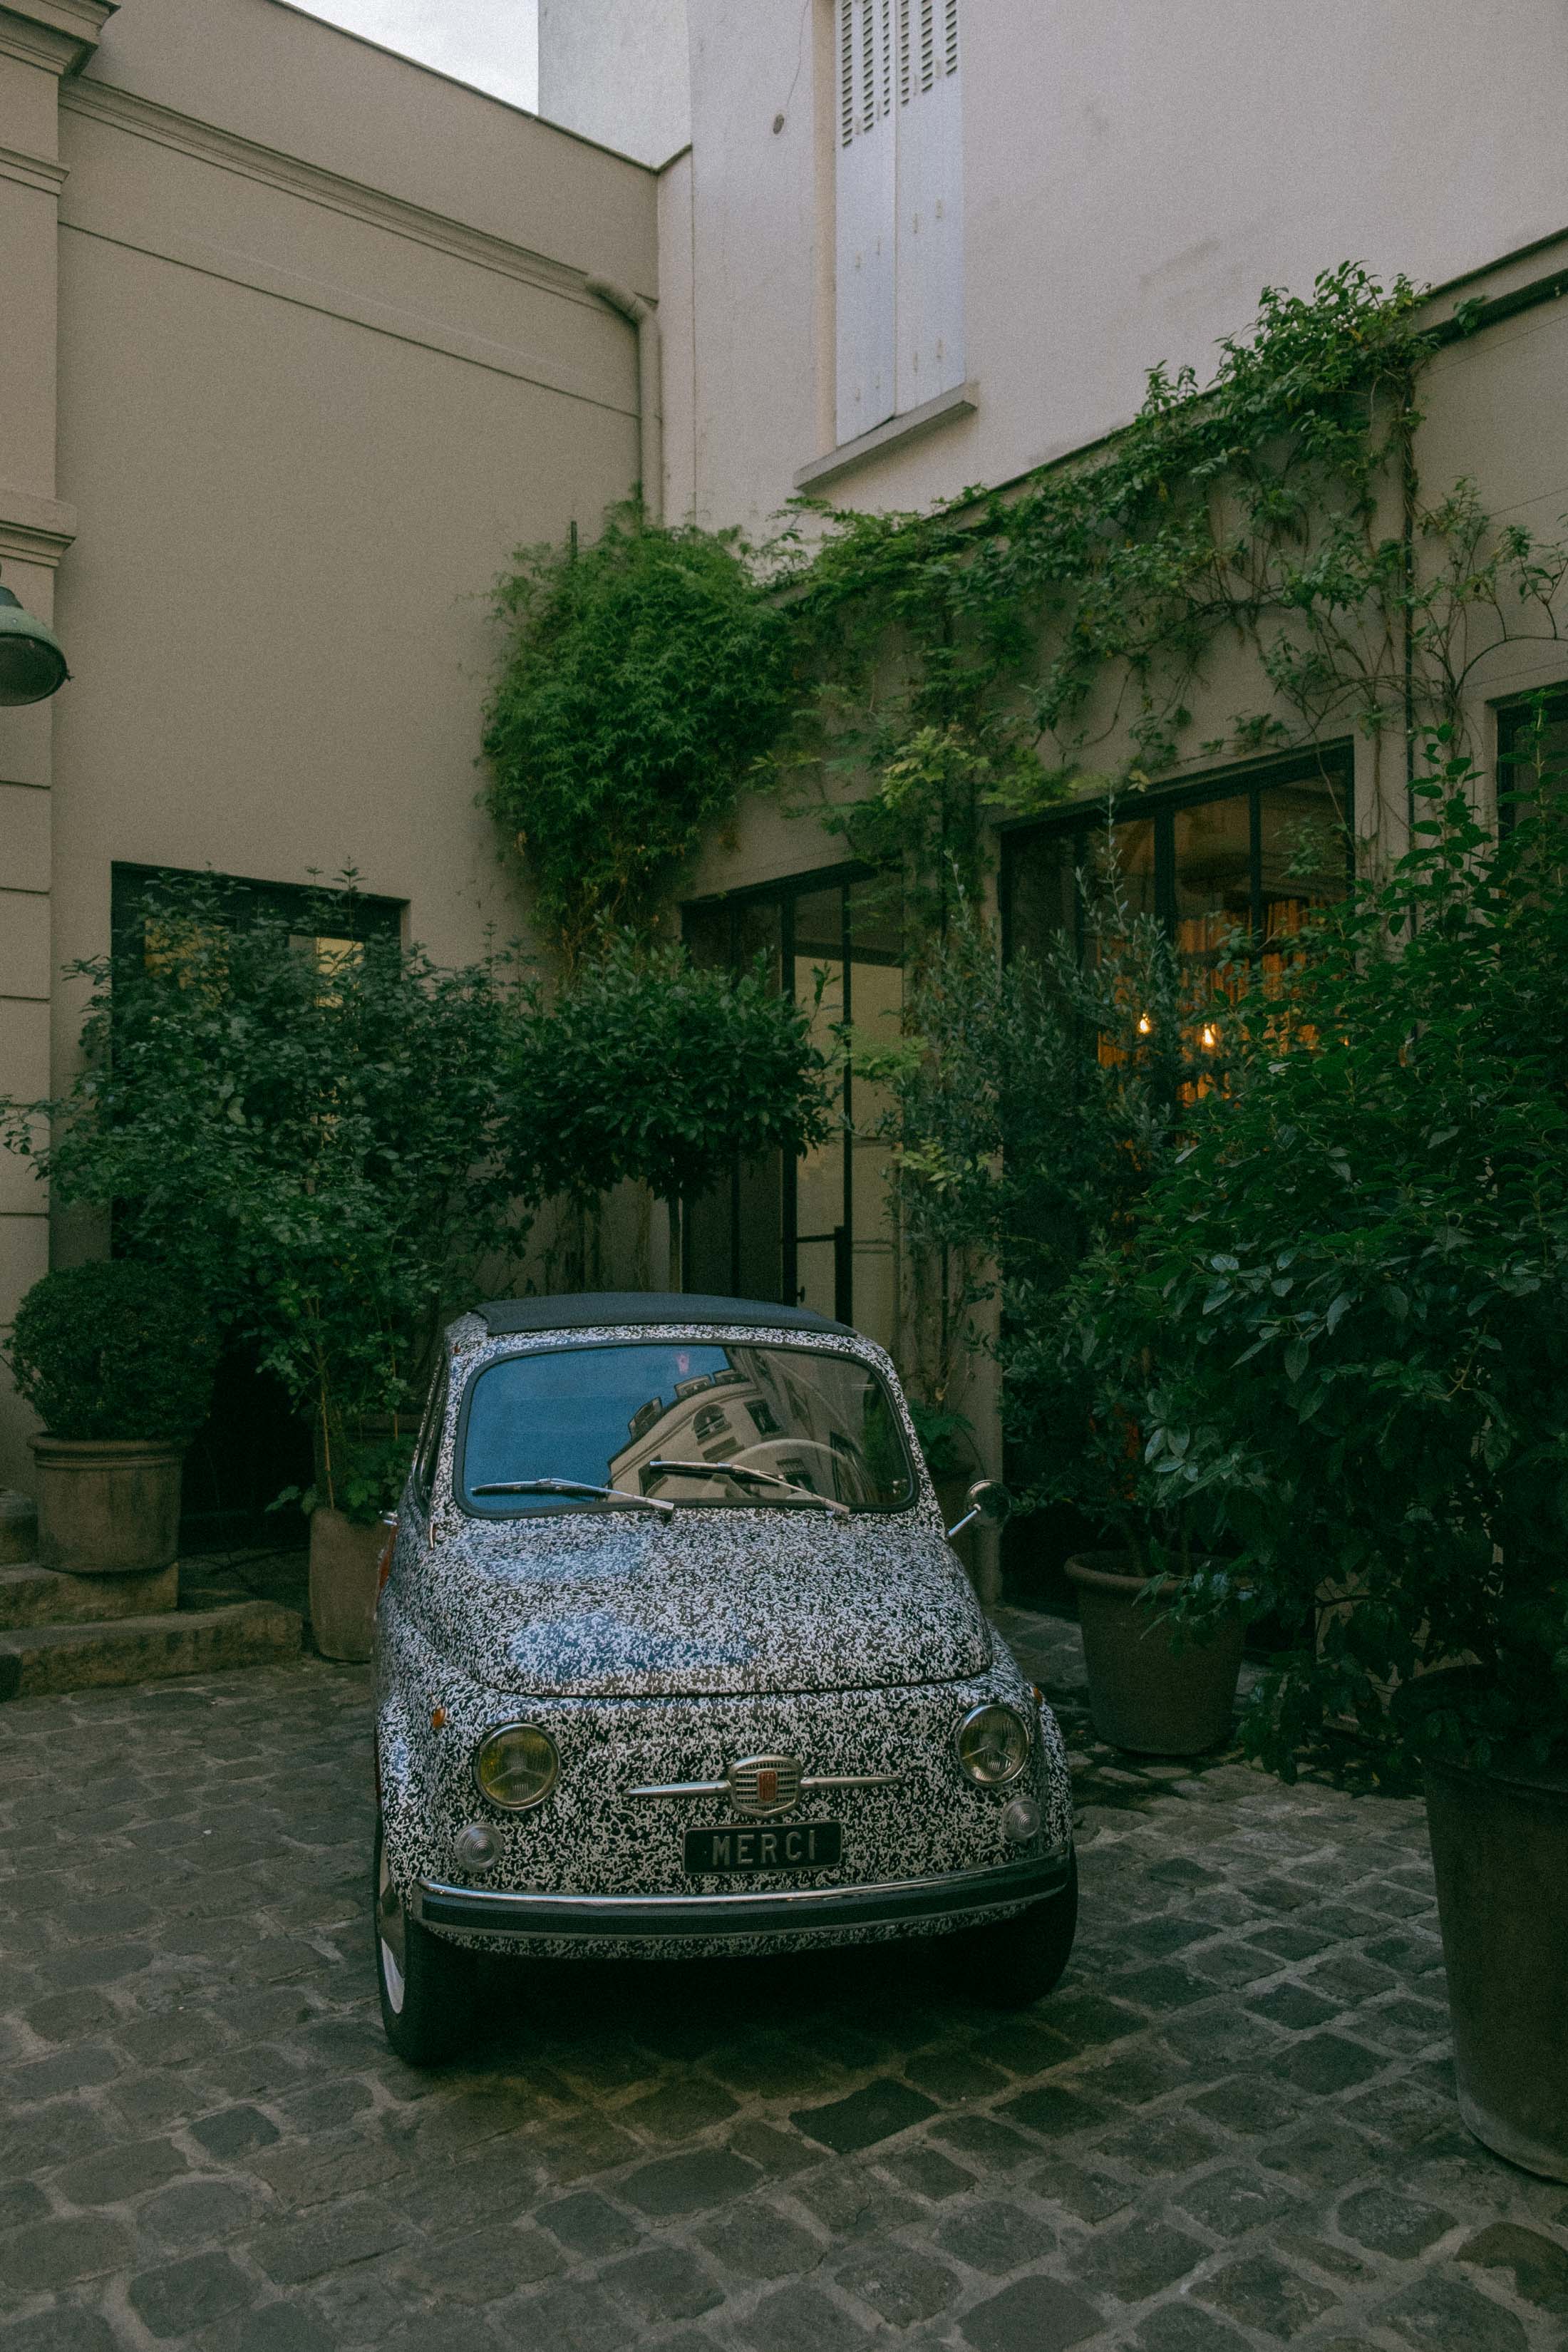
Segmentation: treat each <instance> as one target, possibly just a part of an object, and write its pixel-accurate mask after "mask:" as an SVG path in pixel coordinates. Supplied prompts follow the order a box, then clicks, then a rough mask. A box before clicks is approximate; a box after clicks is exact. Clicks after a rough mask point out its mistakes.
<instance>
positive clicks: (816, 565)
mask: <svg viewBox="0 0 1568 2352" xmlns="http://www.w3.org/2000/svg"><path fill="white" fill-rule="evenodd" d="M1419 299H1420V298H1419V297H1418V295H1417V293H1416V291H1415V289H1414V288H1413V287H1412V286H1411V285H1410V284H1409V283H1408V282H1407V281H1406V280H1405V279H1404V278H1399V279H1398V280H1396V281H1395V283H1394V286H1393V287H1392V288H1391V289H1387V290H1384V289H1383V288H1381V287H1380V286H1379V285H1377V284H1376V282H1375V281H1374V280H1373V278H1371V277H1370V276H1369V275H1368V273H1367V272H1366V271H1365V270H1364V269H1362V268H1357V267H1354V266H1351V265H1346V266H1344V267H1342V268H1338V269H1335V270H1332V271H1330V272H1328V273H1326V274H1325V275H1323V276H1322V277H1321V278H1319V279H1318V280H1317V283H1316V285H1315V287H1314V289H1313V291H1312V293H1311V295H1310V297H1308V298H1305V299H1301V298H1297V297H1295V296H1291V295H1288V294H1284V293H1280V292H1279V291H1277V290H1273V289H1267V290H1266V291H1265V292H1264V294H1263V296H1262V298H1261V301H1260V306H1259V310H1258V317H1257V319H1256V320H1255V321H1254V322H1253V324H1252V326H1251V328H1250V330H1249V331H1247V334H1246V335H1244V336H1239V337H1237V338H1234V339H1231V340H1228V341H1226V342H1224V343H1223V344H1222V345H1221V347H1220V362H1219V365H1218V368H1217V370H1216V371H1215V374H1214V376H1213V378H1212V379H1211V380H1210V381H1209V382H1208V383H1200V382H1199V381H1198V379H1197V377H1196V375H1195V374H1194V372H1193V371H1192V370H1191V369H1184V370H1182V371H1181V372H1180V373H1176V374H1174V375H1173V374H1171V373H1169V372H1167V371H1166V370H1165V369H1164V368H1155V369H1154V370H1153V371H1152V373H1151V374H1150V376H1149V378H1148V382H1147V389H1146V394H1145V397H1144V401H1143V404H1142V408H1141V409H1140V411H1139V413H1138V415H1137V416H1136V417H1135V418H1134V420H1133V421H1132V423H1131V425H1128V426H1127V427H1126V429H1125V430H1124V431H1122V432H1121V433H1119V434H1117V435H1116V436H1114V437H1113V438H1112V439H1111V440H1110V442H1109V443H1108V444H1107V445H1106V446H1104V447H1103V448H1101V449H1100V450H1097V451H1094V452H1091V453H1089V454H1087V455H1085V456H1083V457H1080V458H1079V459H1078V460H1076V461H1074V462H1071V463H1068V464H1066V465H1063V466H1059V467H1053V468H1051V469H1049V470H1047V471H1045V472H1042V473H1040V474H1038V475H1037V476H1035V477H1033V478H1031V479H1030V480H1028V481H1027V482H1026V483H1025V484H1024V485H1022V486H1021V487H1016V488H1009V489H1001V490H995V491H991V492H987V493H973V494H969V495H966V496H964V497H963V498H961V499H956V500H954V501H952V503H950V504H948V505H945V506H942V507H939V508H937V509H934V510H933V511H931V512H930V513H927V514H920V515H825V516H824V517H823V519H822V520H823V526H824V529H825V531H826V536H825V537H824V539H823V541H822V542H821V544H820V545H819V546H817V547H816V549H814V550H813V551H811V552H810V553H809V555H807V554H806V553H805V551H804V550H803V551H802V553H801V555H800V557H799V559H798V563H797V574H796V585H797V590H798V596H797V602H796V605H795V610H794V612H793V614H792V620H793V624H794V629H795V638H796V645H797V652H796V667H797V672H798V673H799V674H800V675H801V676H802V677H803V678H805V680H806V681H807V687H806V692H805V697H804V698H803V702H802V704H801V705H800V706H799V708H798V709H797V715H796V721H795V749H796V751H797V754H805V753H815V756H816V770H815V775H814V783H815V788H816V795H817V798H818V800H819V803H820V805H821V808H822V813H823V818H824V822H826V824H828V826H829V827H830V829H832V830H834V831H837V832H838V833H839V834H841V835H843V837H844V838H845V840H846V841H847V844H848V845H850V847H851V848H852V849H853V850H854V851H855V852H856V854H858V855H860V856H867V857H868V858H869V859H870V860H871V861H872V862H873V863H876V864H879V865H886V864H888V863H889V862H893V861H895V860H896V861H897V862H899V863H900V864H901V866H902V869H903V877H904V881H905V885H906V890H907V893H908V896H907V900H906V903H907V905H908V907H909V909H910V913H911V915H912V916H913V918H914V926H913V928H914V929H915V931H916V934H917V936H918V935H919V934H920V933H921V931H922V929H923V930H929V929H930V926H931V919H932V916H933V914H934V915H936V916H937V917H938V918H939V919H944V917H945V909H946V907H947V904H948V902H949V900H950V898H952V893H953V892H954V890H958V891H961V892H962V891H964V890H967V889H969V888H971V887H973V883H974V881H975V880H976V879H977V878H978V874H979V869H980V867H981V865H982V862H983V855H984V824H985V822H986V820H987V817H988V816H994V814H998V813H1011V814H1026V813H1028V812H1030V811H1032V810H1035V809H1038V808H1040V807H1043V806H1047V805H1049V804H1050V803H1052V802H1053V801H1057V800H1059V799H1061V798H1063V797H1064V796H1065V795H1066V794H1067V793H1069V792H1071V791H1073V790H1075V789H1078V788H1081V787H1082V786H1084V785H1085V784H1087V783H1088V782H1090V781H1092V780H1094V779H1096V778H1097V777H1098V778H1099V779H1100V781H1101V782H1103V783H1104V784H1105V785H1106V787H1107V788H1109V789H1111V790H1117V789H1121V790H1129V789H1131V790H1133V791H1136V790H1138V789H1141V788H1142V787H1143V786H1145V785H1147V784H1148V783H1150V782H1153V781H1154V780H1156V779H1157V778H1158V777H1160V776H1161V775H1162V774H1163V773H1164V772H1168V771H1169V770H1170V769H1171V768H1172V767H1173V765H1174V764H1175V763H1176V762H1177V761H1179V760H1181V759H1184V758H1186V757H1190V756H1191V755H1192V754H1194V752H1206V753H1209V754H1211V755H1215V756H1218V755H1220V754H1222V753H1224V752H1226V751H1233V752H1247V751H1262V750H1268V749H1272V748H1277V747H1279V748H1282V747H1284V746H1285V745H1287V744H1291V745H1300V744H1310V743H1311V742H1314V741H1318V740H1323V739H1324V738H1325V737H1326V736H1328V735H1329V734H1331V733H1342V732H1344V731H1347V730H1350V729H1352V728H1356V729H1359V730H1361V731H1362V732H1363V734H1365V735H1367V736H1368V737H1370V738H1371V739H1372V740H1373V743H1374V745H1376V746H1378V747H1380V749H1381V747H1383V746H1384V744H1385V743H1386V742H1388V741H1389V740H1390V739H1392V740H1393V741H1394V744H1395V745H1396V746H1397V747H1398V756H1399V759H1400V761H1401V770H1400V772H1401V773H1405V772H1407V771H1406V769H1405V764H1404V763H1405V761H1406V759H1407V757H1408V755H1409V751H1410V748H1411V747H1413V746H1414V745H1415V742H1416V741H1417V740H1419V738H1420V737H1421V735H1422V734H1423V733H1424V731H1425V730H1426V729H1427V728H1429V727H1432V726H1439V725H1446V726H1447V727H1448V728H1449V729H1450V730H1451V731H1452V732H1453V733H1454V735H1455V736H1456V737H1458V736H1462V733H1463V722H1464V706H1465V696H1466V689H1467V686H1468V681H1469V679H1470V676H1471V673H1472V672H1473V670H1474V668H1475V666H1476V664H1477V663H1478V662H1479V660H1481V659H1482V658H1483V657H1484V656H1485V655H1486V654H1487V653H1488V652H1489V651H1490V650H1492V649H1493V648H1494V647H1495V646H1497V645H1498V644H1499V643H1500V642H1503V641H1505V640H1508V639H1510V638H1517V637H1519V636H1521V635H1542V636H1555V635H1557V634H1558V632H1557V626H1556V623H1555V620H1554V617H1553V614H1552V596H1553V594H1554V593H1555V591H1556V590H1557V588H1558V587H1559V585H1560V584H1561V583H1562V581H1563V576H1564V572H1568V551H1564V550H1563V548H1562V547H1559V546H1543V545H1541V544H1539V543H1538V542H1536V541H1534V540H1533V539H1532V537H1531V534H1530V533H1529V532H1528V531H1527V530H1522V529H1521V528H1518V527H1513V526H1510V527H1508V528H1506V529H1501V530H1497V529H1494V528H1493V527H1492V525H1491V522H1490V520H1489V517H1488V516H1487V515H1486V513H1485V512H1484V511H1483V509H1482V508H1481V506H1480V504H1479V499H1478V498H1477V495H1476V491H1475V488H1474V486H1473V484H1471V483H1469V482H1468V481H1465V480H1461V481H1459V482H1458V483H1456V484H1453V485H1451V486H1448V487H1447V488H1445V489H1444V490H1443V491H1442V492H1441V493H1440V494H1439V495H1437V496H1436V497H1431V496H1428V495H1427V494H1426V492H1425V491H1424V489H1423V488H1422V485H1421V483H1420V480H1419V478H1418V475H1417V471H1416V466H1415V441H1416V434H1417V430H1418V427H1419V425H1420V423H1421V412H1420V408H1419V404H1418V398H1417V394H1418V390H1419V385H1420V379H1421V376H1422V373H1423V371H1424V370H1425V368H1426V365H1427V363H1428V362H1429V361H1430V359H1431V357H1432V355H1433V352H1434V351H1435V350H1436V348H1437V338H1436V336H1435V335H1434V334H1433V333H1432V332H1430V331H1423V330H1422V329H1421V327H1420V326H1419V325H1418V324H1417V314H1418V310H1419ZM1470 323H1471V318H1470V317H1468V316H1461V318H1460V319H1459V320H1458V322H1457V328H1456V330H1455V331H1461V332H1462V331H1467V330H1468V326H1469V324H1470ZM1222 650H1223V651H1227V652H1232V653H1235V652H1239V653H1240V654H1241V655H1242V656H1244V660H1245V666H1246V674H1247V676H1248V677H1250V678H1251V680H1252V681H1253V686H1254V691H1253V694H1252V696H1251V698H1250V700H1249V701H1248V703H1247V706H1246V707H1244V708H1242V709H1238V710H1237V711H1236V712H1235V713H1234V714H1232V715H1231V717H1230V719H1229V724H1228V729H1227V730H1226V733H1225V734H1223V735H1220V736H1211V737H1208V738H1206V739H1205V740H1194V736H1195V734H1196V725H1195V721H1194V705H1195V704H1196V703H1198V701H1199V700H1200V689H1201V688H1202V687H1203V685H1204V682H1205V672H1206V671H1208V670H1209V669H1210V668H1211V667H1212V665H1213V663H1214V657H1215V655H1216V653H1219V652H1221V651H1222ZM845 772H854V773H856V774H857V776H858V778H859V779H860V780H861V783H862V791H861V793H860V796H859V797H857V798H853V799H851V798H847V797H846V796H845V795H844V794H843V793H842V792H841V791H840V789H839V785H838V782H837V780H838V778H839V777H840V776H841V775H842V774H843V773H845ZM866 782H868V783H869V787H870V789H869V791H868V792H867V791H865V790H864V784H865V783H866Z"/></svg>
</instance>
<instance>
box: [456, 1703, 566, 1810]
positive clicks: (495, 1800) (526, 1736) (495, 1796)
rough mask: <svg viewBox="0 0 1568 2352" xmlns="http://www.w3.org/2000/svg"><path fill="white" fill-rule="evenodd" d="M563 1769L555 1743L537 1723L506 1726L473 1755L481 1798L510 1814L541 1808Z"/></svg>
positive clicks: (502, 1726) (483, 1742)
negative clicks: (556, 1777) (534, 1807)
mask: <svg viewBox="0 0 1568 2352" xmlns="http://www.w3.org/2000/svg"><path fill="white" fill-rule="evenodd" d="M560 1769H561V1759H560V1757H559V1756H558V1755H557V1754H556V1752H555V1742H554V1741H553V1739H552V1738H551V1737H550V1734H549V1733H548V1731H542V1730H541V1729H540V1727H539V1726H538V1724H537V1723H503V1724H502V1725H501V1727H500V1730H499V1731H492V1732H489V1733H488V1734H487V1735H486V1737H485V1738H483V1739H481V1740H480V1742H479V1747H478V1748H477V1749H476V1750H475V1753H474V1779H475V1780H476V1782H477V1783H478V1785H479V1794H480V1795H481V1796H484V1797H488V1798H489V1801H490V1803H491V1804H492V1805H500V1808H501V1810H502V1811H503V1812H508V1813H525V1812H526V1811H528V1809H529V1807H530V1806H531V1805H542V1803H543V1802H544V1800H545V1798H546V1797H548V1795H549V1794H550V1791H551V1790H552V1789H553V1787H554V1786H555V1776H556V1774H557V1773H558V1772H559V1771H560Z"/></svg>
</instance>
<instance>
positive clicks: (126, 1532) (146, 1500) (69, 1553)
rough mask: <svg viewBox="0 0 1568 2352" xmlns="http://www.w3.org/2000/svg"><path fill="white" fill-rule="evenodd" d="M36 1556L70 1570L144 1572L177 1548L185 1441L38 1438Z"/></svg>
mask: <svg viewBox="0 0 1568 2352" xmlns="http://www.w3.org/2000/svg"><path fill="white" fill-rule="evenodd" d="M28 1443H29V1444H31V1446H32V1449H33V1458H34V1460H35V1461H36V1462H37V1465H38V1559H39V1561H40V1562H41V1564H42V1565H43V1566H44V1567H45V1568H55V1569H60V1570H64V1572H65V1573H66V1574H67V1575H68V1576H146V1575H148V1574H150V1573H152V1572H153V1571H154V1570H158V1569H163V1568H168V1567H169V1566H170V1565H171V1564H172V1563H173V1561H174V1559H176V1557H177V1556H178V1553H179V1549H180V1470H181V1465H183V1463H184V1458H185V1449H184V1446H183V1445H155V1444H150V1443H148V1442H147V1441H146V1440H144V1439H132V1438H114V1437H50V1436H48V1435H47V1434H46V1435H44V1436H42V1437H34V1438H31V1439H29V1440H28Z"/></svg>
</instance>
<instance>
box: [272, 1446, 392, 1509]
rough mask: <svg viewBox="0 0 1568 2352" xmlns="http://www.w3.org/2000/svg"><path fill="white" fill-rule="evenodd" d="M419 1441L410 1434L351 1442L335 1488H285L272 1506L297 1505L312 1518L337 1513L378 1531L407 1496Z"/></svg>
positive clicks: (339, 1463) (343, 1453) (339, 1466)
mask: <svg viewBox="0 0 1568 2352" xmlns="http://www.w3.org/2000/svg"><path fill="white" fill-rule="evenodd" d="M415 1437H416V1433H415V1432H414V1431H413V1430H410V1431H408V1432H407V1433H406V1434H405V1435H403V1436H399V1437H375V1436H368V1435H363V1436H360V1437H358V1438H354V1439H351V1440H350V1441H349V1442H348V1443H347V1444H345V1445H344V1446H343V1447H342V1449H341V1451H340V1454H339V1456H338V1458H337V1460H336V1462H335V1463H334V1465H333V1477H332V1484H331V1487H330V1488H329V1487H328V1486H325V1485H324V1484H323V1485H321V1486H285V1487H284V1489H283V1491H282V1493H281V1494H280V1495H279V1496H277V1497H276V1499H275V1500H274V1501H272V1502H270V1503H269V1504H268V1510H270V1511H277V1510H282V1509H284V1508H285V1507H287V1506H288V1505H289V1504H290V1503H297V1504H298V1505H299V1507H300V1510H301V1511H302V1512H303V1513H304V1515H305V1517H307V1518H309V1517H310V1513H311V1512H312V1511H315V1510H321V1509H322V1508H326V1509H329V1510H338V1511H341V1512H342V1515H343V1517H344V1518H345V1519H347V1520H349V1521H350V1523H351V1524H352V1525H353V1526H354V1527H358V1528H368V1527H374V1524H375V1522H376V1520H377V1519H379V1518H382V1517H384V1516H385V1514H386V1513H387V1512H388V1511H395V1510H396V1508H397V1506H398V1504H399V1502H400V1501H401V1500H402V1498H403V1488H404V1484H405V1480H406V1479H407V1476H408V1465H409V1464H410V1463H411V1462H412V1461H413V1459H414V1445H415Z"/></svg>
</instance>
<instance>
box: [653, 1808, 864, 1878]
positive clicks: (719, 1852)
mask: <svg viewBox="0 0 1568 2352" xmlns="http://www.w3.org/2000/svg"><path fill="white" fill-rule="evenodd" d="M843 1843H844V1831H843V1827H842V1825H841V1824H840V1823H839V1822H787V1823H786V1822H780V1823H779V1824H778V1826H777V1827H776V1828H773V1829H761V1828H758V1829H743V1830H742V1829H731V1830H688V1831H687V1832H686V1868H687V1873H688V1874H689V1876H690V1877H693V1878H705V1877H711V1876H712V1875H713V1874H714V1873H715V1872H718V1871H728V1872H731V1873H735V1872H741V1871H746V1872H751V1871H759V1870H831V1869H832V1868H833V1867H834V1865H835V1864H836V1863H837V1860H838V1858H839V1853H840V1850H841V1848H842V1846H843Z"/></svg>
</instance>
